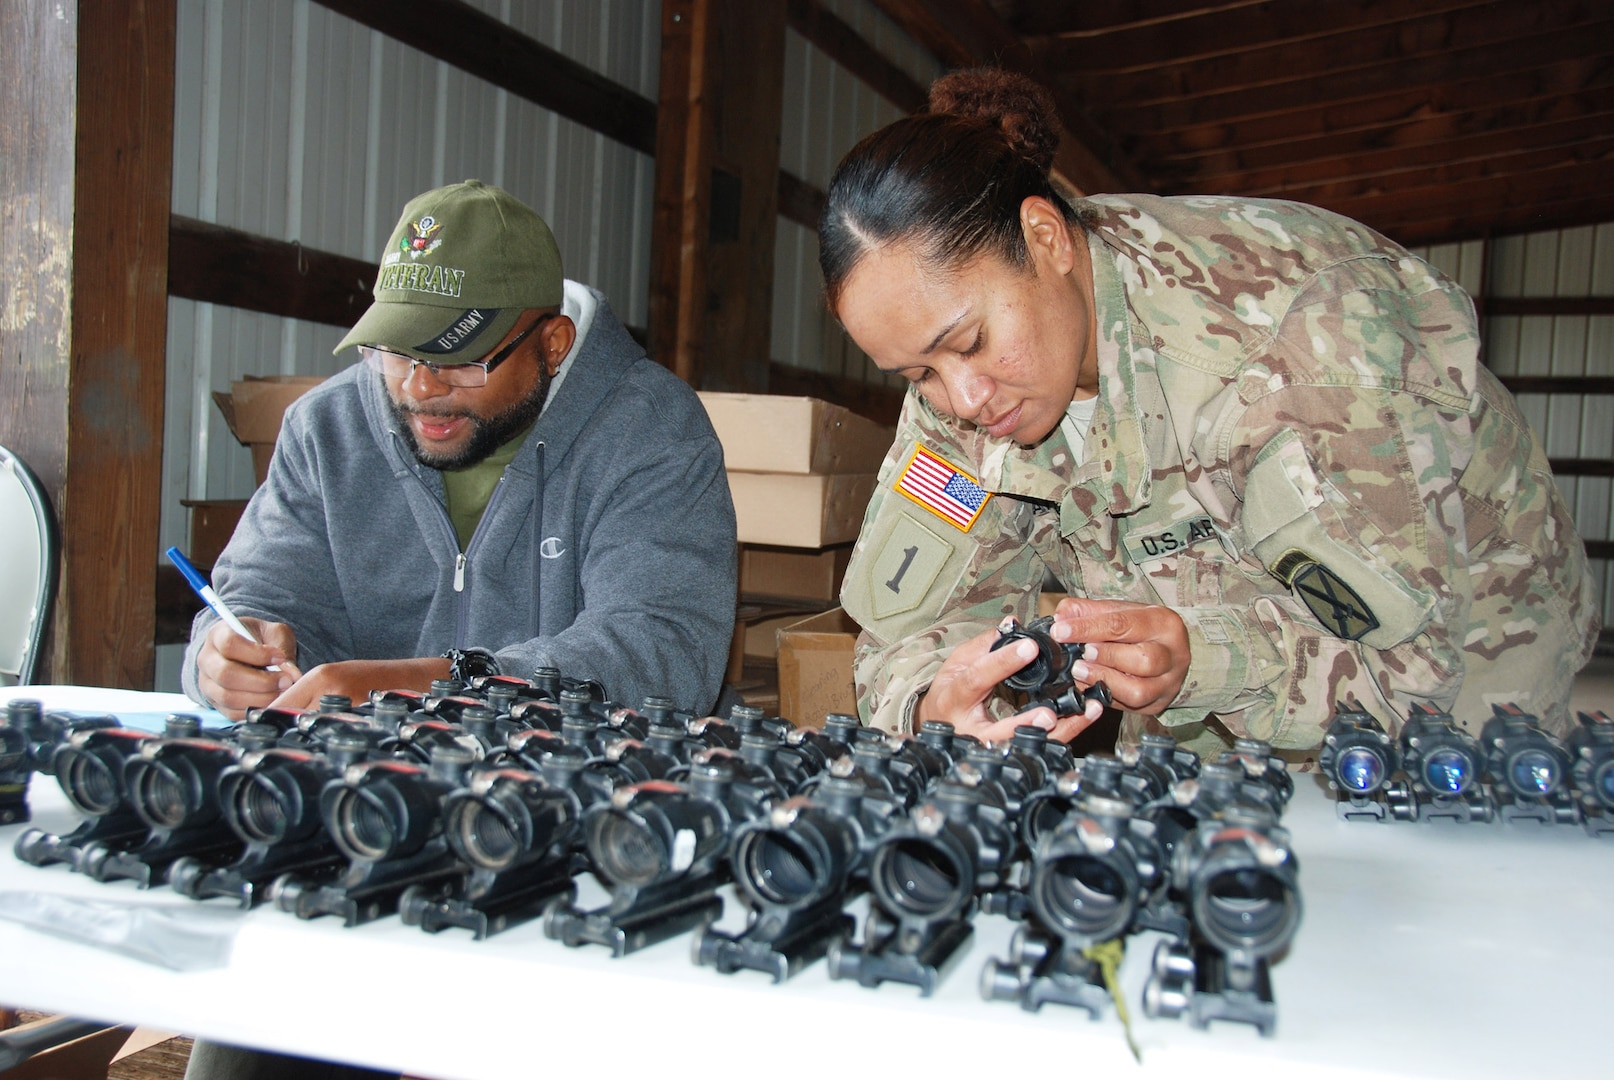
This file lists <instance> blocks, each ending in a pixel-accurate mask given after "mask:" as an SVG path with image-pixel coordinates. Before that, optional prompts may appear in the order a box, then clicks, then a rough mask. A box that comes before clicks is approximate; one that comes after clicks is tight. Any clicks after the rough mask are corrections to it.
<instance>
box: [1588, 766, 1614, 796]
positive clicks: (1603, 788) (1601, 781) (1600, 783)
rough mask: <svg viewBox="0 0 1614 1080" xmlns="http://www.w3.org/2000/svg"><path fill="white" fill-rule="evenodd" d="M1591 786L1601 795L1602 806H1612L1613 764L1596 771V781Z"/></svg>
mask: <svg viewBox="0 0 1614 1080" xmlns="http://www.w3.org/2000/svg"><path fill="white" fill-rule="evenodd" d="M1592 786H1593V787H1594V788H1596V789H1597V790H1598V791H1599V792H1601V793H1602V796H1603V805H1604V806H1614V762H1609V763H1607V764H1605V765H1604V766H1603V767H1602V768H1601V769H1599V770H1597V781H1596V783H1594V784H1593V785H1592Z"/></svg>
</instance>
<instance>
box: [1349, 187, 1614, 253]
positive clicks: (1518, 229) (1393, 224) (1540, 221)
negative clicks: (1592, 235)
mask: <svg viewBox="0 0 1614 1080" xmlns="http://www.w3.org/2000/svg"><path fill="white" fill-rule="evenodd" d="M1610 220H1614V206H1610V205H1609V198H1608V196H1606V195H1601V194H1599V195H1595V196H1591V197H1589V198H1582V199H1565V200H1562V201H1559V202H1553V203H1544V204H1531V205H1512V206H1501V207H1494V206H1459V205H1456V204H1454V205H1453V206H1450V207H1447V208H1445V210H1444V211H1443V212H1440V213H1429V214H1426V215H1424V216H1422V217H1419V218H1416V219H1409V220H1407V221H1405V222H1398V221H1388V222H1385V223H1383V224H1376V223H1374V222H1368V224H1370V225H1373V227H1374V228H1376V229H1378V230H1379V231H1380V232H1382V233H1384V234H1385V235H1386V236H1389V237H1391V238H1392V239H1394V240H1398V241H1400V242H1401V243H1403V244H1408V245H1412V244H1449V243H1456V242H1458V241H1461V240H1477V239H1480V238H1481V237H1487V236H1489V237H1496V236H1510V235H1514V234H1517V233H1530V232H1541V231H1544V230H1547V229H1570V228H1576V227H1578V226H1582V225H1593V224H1598V223H1601V222H1605V221H1610Z"/></svg>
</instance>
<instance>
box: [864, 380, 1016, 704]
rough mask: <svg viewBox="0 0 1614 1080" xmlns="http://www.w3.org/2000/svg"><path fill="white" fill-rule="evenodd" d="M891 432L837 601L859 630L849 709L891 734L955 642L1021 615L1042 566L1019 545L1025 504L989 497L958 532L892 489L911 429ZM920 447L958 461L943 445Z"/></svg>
mask: <svg viewBox="0 0 1614 1080" xmlns="http://www.w3.org/2000/svg"><path fill="white" fill-rule="evenodd" d="M912 402H913V398H912V397H910V405H909V408H912ZM909 415H910V414H909V413H908V412H906V411H905V413H904V416H905V418H906V417H907V416H909ZM898 430H899V432H900V434H899V437H898V439H897V443H896V445H895V446H894V447H893V448H892V451H891V453H890V455H888V456H887V458H886V461H885V463H884V465H883V466H882V467H881V471H880V480H879V483H878V484H877V485H876V487H875V494H874V497H873V499H872V500H871V501H870V503H869V508H868V511H867V513H866V514H865V517H864V521H863V529H862V531H861V533H860V534H859V536H858V542H857V546H856V548H855V549H854V550H853V554H852V560H851V563H850V565H849V566H848V567H847V571H846V579H845V583H844V585H843V587H842V590H841V604H842V606H843V607H844V608H845V609H846V611H847V614H849V615H851V616H852V618H853V619H855V620H857V622H858V625H859V626H861V627H862V631H863V632H862V633H861V634H860V635H859V637H858V641H857V647H856V652H855V656H854V672H853V674H854V681H855V684H856V690H857V700H858V712H859V714H860V716H861V717H862V719H863V721H864V723H866V724H869V725H872V726H874V727H878V728H882V729H884V730H886V731H891V732H897V733H900V732H908V731H912V730H913V710H914V706H915V704H916V703H917V702H918V699H919V696H920V695H921V694H922V693H924V691H925V690H927V689H929V687H930V683H931V681H932V680H933V679H934V678H935V675H936V672H937V670H939V669H940V667H941V665H942V662H943V661H944V660H945V659H946V658H947V656H948V654H949V653H951V652H952V650H953V649H954V648H955V647H956V646H957V645H959V644H960V643H962V642H964V641H967V640H969V639H970V638H972V637H975V636H976V635H978V634H981V633H983V632H984V631H986V630H989V629H992V628H993V627H996V626H997V625H998V623H1000V622H1001V621H1002V620H1003V618H1004V616H1006V615H1013V616H1015V617H1016V618H1018V619H1022V620H1023V619H1026V618H1027V617H1029V615H1030V614H1031V613H1032V612H1033V611H1034V610H1035V607H1036V597H1037V592H1038V590H1039V589H1040V588H1041V585H1042V580H1043V576H1044V573H1045V569H1044V564H1043V562H1042V560H1041V558H1040V557H1039V556H1038V555H1037V554H1036V552H1035V550H1034V549H1033V547H1032V546H1031V545H1030V544H1029V543H1028V539H1027V537H1028V531H1029V528H1030V519H1031V515H1032V511H1031V510H1030V509H1029V507H1027V506H1026V505H1025V504H1023V503H1021V502H1018V501H1017V500H1015V499H1012V498H1009V497H1006V496H1002V495H994V496H992V497H990V498H989V499H988V500H987V501H986V502H985V503H984V504H983V505H982V506H981V508H980V511H979V514H978V515H977V516H976V518H975V520H974V521H973V522H971V523H970V525H969V527H968V528H967V529H966V528H963V527H961V526H960V525H959V524H957V523H955V522H953V521H949V520H948V519H947V518H946V517H945V516H943V515H940V514H937V513H935V512H933V511H931V510H927V509H926V508H925V507H924V506H923V505H921V504H919V503H916V502H915V501H914V500H912V499H909V498H907V497H905V496H904V495H903V494H901V493H900V492H899V491H898V490H897V489H896V485H897V483H898V482H899V480H900V478H901V475H902V472H903V470H904V468H905V467H906V466H907V465H908V464H909V462H910V461H911V460H912V458H913V455H914V452H915V449H916V446H917V445H918V443H919V432H918V430H917V429H915V428H913V427H912V426H911V425H908V424H904V425H902V426H901V427H899V429H898ZM927 449H930V450H934V451H935V452H937V453H938V454H939V455H940V456H942V457H944V458H946V457H948V456H949V455H951V456H952V457H954V458H959V459H960V460H958V461H954V462H953V463H954V464H955V465H961V464H963V462H962V459H961V458H962V456H961V455H959V454H957V453H955V452H954V449H953V448H950V447H948V446H946V445H945V444H937V445H934V446H932V445H928V444H927ZM988 707H989V708H990V709H991V710H992V711H993V712H994V714H996V715H999V716H1010V715H1013V713H1014V707H1013V705H1012V704H1011V703H1010V702H1009V700H1008V699H1007V698H1006V697H1001V698H997V699H994V700H993V701H991V702H989V703H988Z"/></svg>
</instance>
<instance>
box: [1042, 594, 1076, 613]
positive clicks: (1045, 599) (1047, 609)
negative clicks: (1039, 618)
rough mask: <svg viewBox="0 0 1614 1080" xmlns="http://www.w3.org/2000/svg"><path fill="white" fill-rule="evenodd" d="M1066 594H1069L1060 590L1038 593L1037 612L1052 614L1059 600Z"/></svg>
mask: <svg viewBox="0 0 1614 1080" xmlns="http://www.w3.org/2000/svg"><path fill="white" fill-rule="evenodd" d="M1068 595H1070V594H1069V593H1062V592H1043V593H1040V594H1038V596H1037V614H1038V615H1052V614H1053V613H1054V610H1055V609H1056V608H1058V607H1059V601H1061V600H1063V599H1064V598H1065V597H1066V596H1068Z"/></svg>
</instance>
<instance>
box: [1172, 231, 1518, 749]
mask: <svg viewBox="0 0 1614 1080" xmlns="http://www.w3.org/2000/svg"><path fill="white" fill-rule="evenodd" d="M1477 343H1478V339H1477V335H1476V332H1475V329H1474V320H1473V314H1472V306H1471V305H1470V303H1469V301H1468V299H1467V297H1466V296H1465V295H1464V294H1462V293H1461V291H1460V290H1458V289H1457V288H1456V287H1455V286H1452V285H1451V284H1450V283H1448V282H1445V281H1444V280H1443V279H1439V278H1437V277H1435V276H1434V275H1433V274H1432V273H1431V272H1430V271H1429V270H1428V268H1427V267H1426V266H1424V264H1422V263H1421V262H1418V261H1417V260H1412V259H1407V260H1403V261H1402V262H1401V263H1400V264H1399V265H1391V264H1387V262H1386V261H1385V260H1364V261H1362V262H1361V263H1356V264H1347V265H1345V266H1342V267H1337V268H1334V269H1333V270H1331V271H1330V272H1328V273H1327V274H1324V275H1322V276H1320V277H1319V278H1318V279H1317V280H1316V281H1315V282H1314V283H1313V284H1312V285H1311V286H1310V287H1309V288H1308V289H1307V290H1306V291H1305V292H1304V293H1302V295H1301V296H1300V297H1299V298H1298V299H1297V301H1296V302H1295V304H1294V305H1292V307H1291V308H1290V311H1289V313H1288V315H1287V316H1286V318H1285V319H1284V320H1283V322H1282V323H1281V324H1280V325H1279V326H1278V327H1276V333H1275V335H1274V337H1273V339H1272V340H1271V342H1270V345H1269V349H1270V350H1271V352H1272V353H1274V354H1278V355H1268V356H1265V357H1260V356H1258V357H1255V358H1253V359H1252V366H1253V368H1254V369H1255V370H1257V371H1260V370H1261V369H1262V368H1263V367H1264V368H1266V369H1268V370H1269V371H1271V372H1282V373H1284V374H1281V375H1273V376H1271V377H1269V378H1267V379H1266V380H1265V387H1264V390H1263V392H1261V393H1258V394H1251V395H1249V397H1250V399H1251V400H1250V404H1249V405H1248V407H1247V408H1245V409H1243V410H1242V411H1240V412H1239V413H1237V414H1235V416H1234V418H1233V420H1232V422H1230V423H1228V424H1227V426H1226V429H1225V430H1224V431H1223V432H1221V433H1219V438H1220V439H1221V444H1222V445H1223V446H1225V448H1226V449H1225V455H1226V456H1225V460H1226V461H1227V462H1228V466H1229V468H1228V475H1229V486H1230V487H1231V488H1232V490H1233V491H1234V493H1235V495H1236V497H1237V498H1238V499H1239V520H1238V521H1237V522H1236V525H1235V528H1234V529H1233V530H1232V536H1231V540H1232V541H1233V542H1234V543H1235V544H1236V545H1237V546H1238V548H1239V549H1240V554H1241V555H1242V556H1243V557H1244V559H1245V560H1246V561H1247V562H1249V561H1253V562H1255V563H1256V564H1258V565H1259V566H1260V567H1261V568H1263V569H1264V570H1265V573H1266V577H1265V579H1264V581H1265V583H1266V589H1265V591H1264V593H1263V594H1261V595H1259V597H1258V598H1257V599H1256V600H1255V601H1254V602H1253V603H1249V604H1247V605H1242V606H1238V607H1231V606H1230V607H1222V608H1214V609H1188V610H1185V611H1183V612H1182V615H1183V618H1184V621H1185V623H1186V624H1187V626H1188V628H1189V633H1190V637H1191V639H1192V645H1193V649H1194V652H1193V658H1192V662H1191V664H1190V668H1189V674H1188V679H1187V681H1186V683H1185V685H1184V689H1183V692H1182V694H1181V695H1180V696H1179V698H1178V699H1177V701H1176V702H1175V703H1174V706H1173V708H1172V709H1171V710H1168V712H1167V713H1166V714H1165V715H1163V716H1162V717H1161V720H1162V722H1163V723H1165V724H1167V725H1168V726H1169V725H1171V724H1173V723H1179V722H1186V721H1188V720H1190V719H1200V718H1202V717H1203V716H1204V715H1205V713H1206V712H1207V711H1209V712H1214V713H1216V714H1218V715H1219V717H1220V718H1221V719H1222V721H1223V722H1224V723H1225V724H1226V725H1227V726H1228V728H1229V729H1230V730H1232V731H1233V733H1234V734H1236V735H1245V734H1247V735H1252V736H1255V737H1258V738H1264V739H1268V740H1270V741H1271V742H1273V743H1274V744H1275V745H1279V746H1296V747H1299V746H1315V745H1316V744H1317V743H1318V741H1319V740H1320V737H1321V736H1320V731H1321V729H1322V728H1323V727H1324V726H1326V724H1327V723H1328V719H1329V717H1330V715H1331V713H1332V707H1333V705H1334V703H1336V702H1339V701H1343V700H1346V699H1347V698H1352V697H1354V698H1355V699H1356V700H1357V701H1359V702H1361V703H1362V704H1363V705H1364V706H1367V707H1369V708H1371V709H1373V710H1374V711H1379V710H1380V709H1383V710H1384V711H1385V712H1386V713H1387V714H1389V715H1400V714H1402V713H1404V712H1405V705H1406V703H1407V702H1408V701H1409V700H1426V701H1431V702H1434V703H1435V704H1437V705H1439V706H1441V707H1449V706H1450V705H1451V703H1452V702H1453V701H1454V700H1455V698H1456V695H1457V691H1458V689H1459V686H1460V684H1461V681H1462V676H1463V669H1464V652H1463V649H1464V642H1465V638H1466V636H1467V635H1468V633H1469V629H1470V627H1469V623H1468V615H1469V608H1470V602H1471V595H1470V588H1469V586H1468V580H1469V566H1468V537H1467V534H1466V524H1465V500H1464V493H1463V492H1462V491H1461V490H1460V484H1459V480H1460V478H1461V477H1462V475H1463V474H1464V472H1465V470H1466V468H1467V466H1468V465H1469V463H1470V461H1471V459H1472V458H1473V455H1474V444H1475V437H1474V422H1475V414H1476V413H1478V412H1479V411H1481V402H1480V398H1479V395H1478V394H1477V390H1476V386H1475V382H1476V376H1475V368H1476V351H1477ZM1302 350H1303V351H1304V353H1302V352H1301V351H1302ZM1285 351H1287V352H1288V353H1289V354H1290V355H1289V356H1288V357H1284V356H1283V355H1282V354H1283V353H1284V352H1285ZM1306 354H1309V355H1306ZM1297 355H1301V356H1305V360H1304V362H1298V361H1296V360H1295V359H1294V358H1295V356H1297ZM1300 371H1306V372H1311V373H1312V374H1310V375H1307V376H1304V377H1301V376H1297V375H1296V374H1295V373H1296V372H1300ZM1524 438H1525V441H1526V442H1527V443H1528V441H1529V440H1528V433H1527V432H1525V433H1524ZM1521 452H1522V453H1523V454H1524V455H1525V456H1526V457H1528V456H1529V455H1530V452H1531V451H1530V448H1529V447H1528V446H1525V447H1522V448H1521ZM1520 464H1521V465H1522V464H1524V463H1523V462H1521V463H1520Z"/></svg>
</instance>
